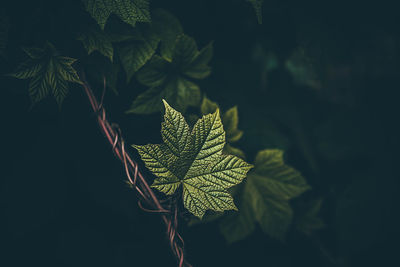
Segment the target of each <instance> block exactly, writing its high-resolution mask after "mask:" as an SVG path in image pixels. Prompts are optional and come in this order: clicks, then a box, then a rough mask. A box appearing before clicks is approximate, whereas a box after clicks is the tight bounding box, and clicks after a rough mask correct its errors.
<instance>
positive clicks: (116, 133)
mask: <svg viewBox="0 0 400 267" xmlns="http://www.w3.org/2000/svg"><path fill="white" fill-rule="evenodd" d="M80 77H81V81H82V82H83V83H82V86H83V88H84V90H85V93H86V95H87V97H88V99H89V102H90V105H91V107H92V109H93V111H94V112H95V113H96V114H97V122H98V124H99V126H100V129H101V131H102V132H103V133H104V135H105V136H106V138H107V140H108V142H109V143H110V144H111V145H112V148H113V151H114V153H115V155H116V156H117V158H118V159H119V160H120V161H121V162H122V163H123V165H124V169H125V173H126V176H127V178H128V181H129V183H130V184H131V185H132V186H133V188H134V189H136V191H137V192H138V193H139V195H140V196H141V198H142V199H143V200H144V201H145V202H146V204H147V205H149V206H150V207H151V208H152V210H147V209H145V208H143V206H142V204H141V202H140V200H139V203H138V204H139V207H141V208H142V209H143V210H145V211H148V212H155V213H160V214H161V218H162V220H163V221H164V223H165V225H166V226H167V235H168V238H169V241H170V245H171V249H172V251H173V252H174V254H175V256H176V257H177V259H178V266H179V267H191V266H192V265H190V264H189V263H188V262H187V261H186V260H185V258H184V242H183V239H182V237H181V235H180V234H179V233H178V232H177V228H178V216H177V212H178V211H177V207H176V203H174V205H172V206H171V210H167V209H164V208H163V206H162V205H161V204H160V201H159V200H158V198H157V196H156V195H155V194H154V192H153V190H152V189H151V188H150V186H149V184H148V183H147V181H146V179H145V178H144V176H143V174H142V173H141V172H140V171H139V169H138V164H137V163H136V162H135V161H134V160H133V159H132V157H131V156H130V155H129V153H128V152H127V151H126V150H125V141H124V139H123V138H122V135H121V131H120V129H119V127H117V126H116V124H112V123H110V122H109V121H108V120H107V116H106V111H105V109H104V107H103V97H104V92H103V95H102V98H101V102H100V103H99V101H98V100H97V98H96V96H95V95H94V93H93V91H92V89H91V88H90V86H89V84H88V83H87V82H86V79H85V74H84V72H81V74H80ZM104 86H105V80H104Z"/></svg>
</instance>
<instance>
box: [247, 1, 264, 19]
mask: <svg viewBox="0 0 400 267" xmlns="http://www.w3.org/2000/svg"><path fill="white" fill-rule="evenodd" d="M246 1H247V2H250V3H251V4H252V6H253V8H254V11H255V12H256V16H257V21H258V23H259V24H262V4H263V2H264V0H246Z"/></svg>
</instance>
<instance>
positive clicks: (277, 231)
mask: <svg viewBox="0 0 400 267" xmlns="http://www.w3.org/2000/svg"><path fill="white" fill-rule="evenodd" d="M254 165H255V167H254V169H253V170H252V171H251V172H250V173H249V174H248V177H247V180H246V183H245V184H244V188H243V189H242V190H241V191H240V196H239V200H240V201H239V204H238V207H239V210H240V211H239V212H238V213H236V214H233V215H231V216H230V217H229V218H226V220H224V221H223V222H222V223H221V230H222V233H223V234H224V236H225V238H226V239H227V241H228V242H234V241H237V240H240V239H243V238H245V237H246V236H247V235H249V234H250V233H251V232H252V231H253V229H254V225H253V224H255V223H256V222H257V223H258V224H259V225H260V226H261V229H262V230H263V231H264V232H265V233H267V234H268V235H270V236H271V237H273V238H276V239H279V240H284V238H285V234H286V232H287V230H288V228H289V225H290V224H291V222H292V218H293V211H292V208H291V207H290V205H289V200H290V199H292V198H294V197H297V196H299V195H300V194H302V193H303V192H304V191H306V190H308V189H309V188H310V187H309V186H308V185H307V183H306V181H305V179H304V178H303V177H302V176H301V174H300V173H299V172H298V171H296V170H295V169H293V168H291V167H289V166H287V165H285V164H284V162H283V152H282V151H281V150H277V149H274V150H263V151H260V152H259V153H258V154H257V156H256V159H255V164H254Z"/></svg>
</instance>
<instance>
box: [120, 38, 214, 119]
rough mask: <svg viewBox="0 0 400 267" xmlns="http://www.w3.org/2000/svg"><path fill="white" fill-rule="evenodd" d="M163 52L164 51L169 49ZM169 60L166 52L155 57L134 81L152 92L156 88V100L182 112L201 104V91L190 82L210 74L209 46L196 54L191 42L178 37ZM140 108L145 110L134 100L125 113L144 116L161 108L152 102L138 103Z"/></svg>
mask: <svg viewBox="0 0 400 267" xmlns="http://www.w3.org/2000/svg"><path fill="white" fill-rule="evenodd" d="M165 49H166V51H167V50H168V49H169V48H168V49H167V48H165ZM168 56H169V53H167V52H165V53H164V56H162V57H160V56H158V55H155V56H154V57H153V58H152V59H151V60H150V61H149V62H148V63H147V64H146V65H145V66H144V67H143V68H142V69H140V70H139V71H138V73H137V79H138V81H139V82H140V83H141V84H143V85H146V86H148V87H150V88H151V89H150V90H152V92H154V91H155V89H153V88H154V87H158V89H157V91H158V92H159V95H158V96H155V97H157V99H160V98H165V100H167V101H168V102H169V103H171V104H172V105H174V106H175V107H176V108H177V109H178V110H180V111H182V112H184V111H185V110H186V108H187V107H188V106H196V105H199V104H200V101H201V94H200V89H199V87H198V86H197V85H196V84H195V83H194V82H193V81H192V79H203V78H205V77H207V76H208V75H209V74H210V72H211V68H210V67H209V66H208V62H209V61H210V60H211V56H212V45H211V44H209V45H207V46H206V47H204V48H203V49H202V50H200V51H199V50H198V49H197V45H196V42H195V41H194V40H193V38H190V37H188V36H186V35H183V34H181V35H179V36H178V37H177V38H176V40H175V45H174V49H173V50H172V58H171V59H170V58H168ZM144 94H148V93H147V92H145V93H144ZM138 99H142V100H143V99H144V97H143V96H142V95H139V97H138ZM140 105H141V106H143V105H147V106H148V107H147V108H139V107H138V101H136V100H135V101H134V102H133V103H132V106H131V107H130V109H129V110H128V111H127V113H142V114H143V113H153V112H157V111H159V110H160V105H153V101H152V100H151V99H149V101H148V102H147V103H146V102H144V101H140Z"/></svg>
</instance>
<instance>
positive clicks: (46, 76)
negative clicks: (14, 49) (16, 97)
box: [11, 43, 81, 106]
mask: <svg viewBox="0 0 400 267" xmlns="http://www.w3.org/2000/svg"><path fill="white" fill-rule="evenodd" d="M24 51H25V53H26V54H27V55H28V56H29V59H28V60H27V61H25V62H24V63H22V64H21V65H20V66H19V67H18V69H17V70H16V71H15V72H14V73H12V74H11V76H13V77H15V78H18V79H30V82H29V95H30V97H31V100H32V103H33V104H35V103H37V102H39V101H40V100H42V99H43V98H44V97H46V96H47V95H49V94H52V95H53V96H54V98H55V99H56V101H57V103H58V105H59V106H61V104H62V102H63V100H64V98H65V96H66V95H67V93H68V82H73V83H81V82H80V80H79V77H78V75H77V73H76V71H75V70H74V68H73V67H72V64H73V63H74V62H75V61H76V59H74V58H69V57H64V56H60V55H59V54H58V52H57V50H56V49H55V48H54V46H53V45H52V44H51V43H46V45H45V46H44V48H24Z"/></svg>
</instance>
